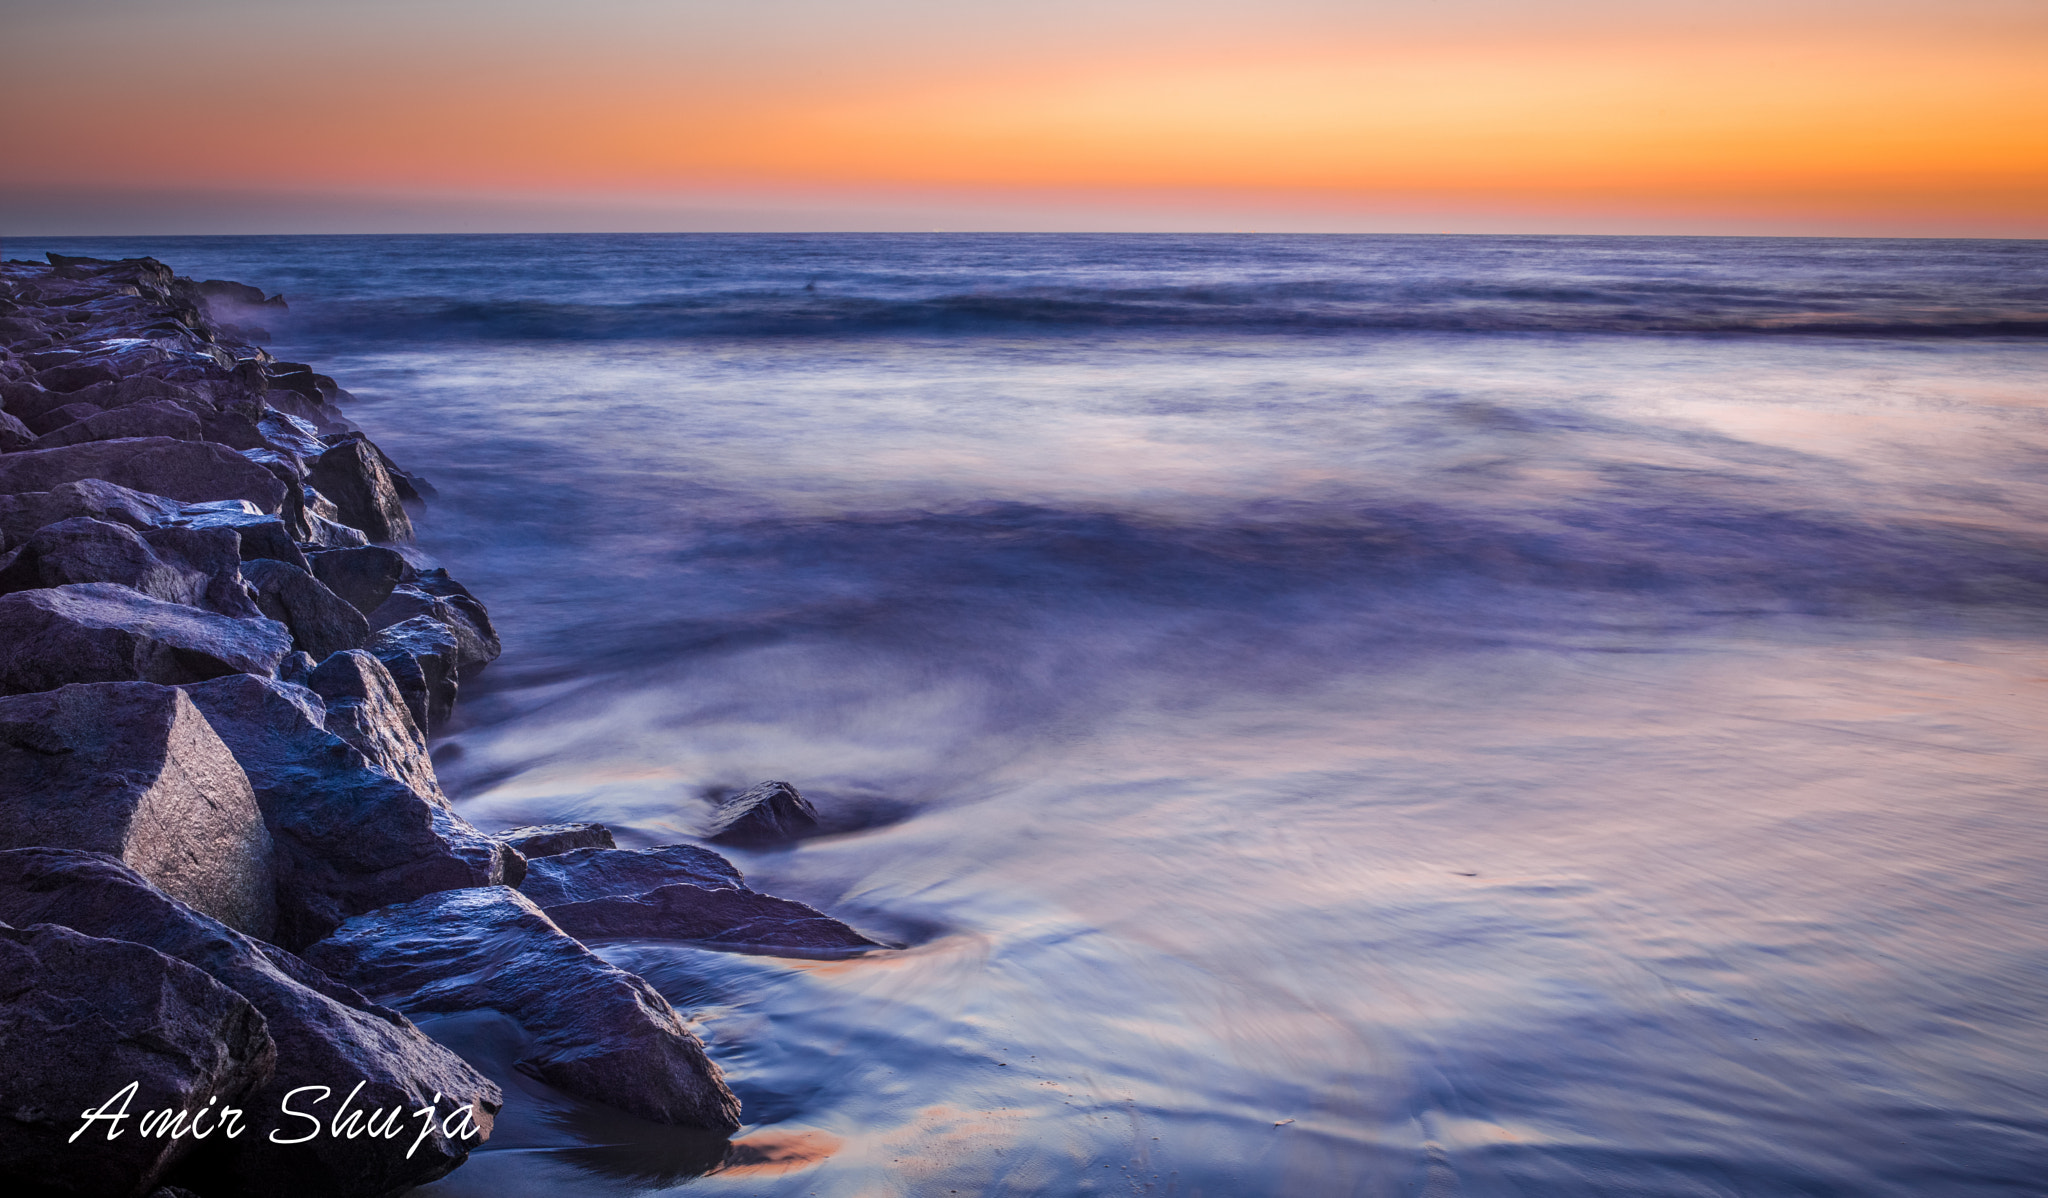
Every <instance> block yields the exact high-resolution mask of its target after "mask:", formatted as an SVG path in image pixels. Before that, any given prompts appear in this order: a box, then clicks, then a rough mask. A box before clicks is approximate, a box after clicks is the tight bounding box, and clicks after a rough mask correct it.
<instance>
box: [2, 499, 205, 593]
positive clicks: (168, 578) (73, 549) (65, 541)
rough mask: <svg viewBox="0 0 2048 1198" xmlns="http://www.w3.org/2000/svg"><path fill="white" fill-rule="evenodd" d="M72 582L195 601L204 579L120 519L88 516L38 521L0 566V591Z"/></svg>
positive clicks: (23, 589)
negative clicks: (159, 553) (159, 552)
mask: <svg viewBox="0 0 2048 1198" xmlns="http://www.w3.org/2000/svg"><path fill="white" fill-rule="evenodd" d="M74 582H118V583H120V584H121V585H122V586H125V587H131V588H133V589H134V590H136V591H139V592H141V593H142V594H144V595H148V596H149V597H150V598H152V599H161V600H163V601H164V602H165V603H185V604H190V605H191V606H194V607H198V606H201V605H202V604H204V603H205V600H206V591H207V585H208V583H209V582H210V580H209V579H208V578H207V577H206V575H204V574H202V573H200V572H199V571H198V570H195V569H193V568H192V567H191V566H189V565H187V564H186V563H185V562H184V561H183V560H181V559H180V560H174V561H166V560H164V559H163V558H161V557H159V556H157V553H156V551H155V550H154V549H152V548H151V547H150V545H149V543H148V542H147V541H144V540H143V539H142V537H141V536H140V535H138V534H137V533H135V532H134V531H133V530H132V529H129V528H128V527H126V526H125V525H120V524H113V523H109V522H107V521H105V520H95V519H93V518H92V517H91V516H75V517H73V518H71V519H69V520H60V521H58V522H57V523H55V524H46V525H44V526H43V527H42V528H39V529H37V530H36V531H35V532H34V533H32V534H30V535H29V537H28V539H27V541H26V542H25V543H23V544H22V546H21V547H20V548H19V549H16V550H15V551H14V552H13V553H11V554H10V555H9V557H8V559H7V560H6V564H5V565H4V566H0V594H9V593H12V592H14V591H33V590H38V589H41V588H46V587H60V586H65V585H67V584H69V583H74Z"/></svg>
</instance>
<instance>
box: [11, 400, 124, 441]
mask: <svg viewBox="0 0 2048 1198" xmlns="http://www.w3.org/2000/svg"><path fill="white" fill-rule="evenodd" d="M104 411H106V409H105V408H102V407H100V406H99V405H98V404H93V403H86V402H85V401H84V400H74V401H73V402H71V403H67V404H59V405H57V406H56V407H53V408H46V409H44V410H43V411H41V412H39V413H37V414H35V415H32V416H28V417H25V418H24V419H23V420H22V424H23V425H24V426H25V427H26V428H27V429H28V430H29V431H30V432H32V433H34V434H36V437H37V439H38V440H40V439H41V438H43V437H47V436H50V435H52V434H53V433H56V432H58V431H60V430H62V429H64V428H67V427H69V426H71V425H74V424H77V423H78V422H79V421H81V420H89V419H91V418H92V417H94V416H97V415H99V414H100V413H101V412H104ZM30 448H37V447H36V446H31V447H30ZM44 448H47V447H44Z"/></svg>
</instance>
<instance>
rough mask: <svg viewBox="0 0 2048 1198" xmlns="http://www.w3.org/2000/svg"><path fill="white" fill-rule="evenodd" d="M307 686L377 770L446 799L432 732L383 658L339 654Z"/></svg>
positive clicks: (331, 726) (332, 723)
mask: <svg viewBox="0 0 2048 1198" xmlns="http://www.w3.org/2000/svg"><path fill="white" fill-rule="evenodd" d="M306 685H307V686H308V687H310V688H311V689H312V690H313V691H314V693H316V694H318V695H319V696H320V698H321V699H322V700H323V701H324V702H325V703H326V704H327V730H328V731H329V732H332V733H334V734H335V735H336V736H339V737H340V738H341V739H343V740H345V741H347V742H348V743H349V744H351V745H353V746H355V749H356V751H357V752H359V753H361V754H362V755H363V756H364V757H366V758H368V759H369V761H370V764H371V765H372V766H373V767H375V768H376V769H379V770H382V771H383V772H384V773H387V774H389V775H391V776H392V777H394V778H396V779H398V780H399V781H401V782H403V783H405V784H406V785H408V786H410V787H412V788H413V789H414V790H416V791H418V792H419V793H420V794H422V795H425V796H427V797H428V798H432V799H435V800H438V801H445V798H444V797H443V795H442V793H441V783H440V780H439V779H437V778H436V777H435V776H434V761H433V759H432V758H431V757H429V756H427V738H426V735H425V734H424V733H423V732H421V731H420V728H419V725H418V724H416V723H414V722H413V718H412V714H411V712H409V711H408V710H407V709H406V706H405V697H404V696H403V695H401V694H399V693H398V684H397V683H395V682H393V681H392V680H391V672H390V671H389V670H387V669H386V668H385V667H384V663H383V662H381V661H379V660H378V659H377V658H376V657H375V656H373V655H371V654H370V653H368V652H366V651H364V650H362V649H350V650H348V651H346V652H343V653H336V654H335V655H333V656H332V657H329V658H328V659H327V660H326V661H323V662H321V663H320V664H319V666H318V667H316V668H315V669H314V670H313V671H312V673H310V674H309V675H307V677H306Z"/></svg>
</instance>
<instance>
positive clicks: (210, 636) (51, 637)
mask: <svg viewBox="0 0 2048 1198" xmlns="http://www.w3.org/2000/svg"><path fill="white" fill-rule="evenodd" d="M290 651H291V633H290V632H289V631H287V630H286V629H285V627H284V626H283V625H282V624H277V623H274V622H272V621H270V620H238V619H234V618H232V617H229V616H223V615H218V614H216V613H214V612H210V611H202V610H200V609H199V608H196V607H188V606H185V605H183V604H177V603H165V602H163V601H161V600H157V599H151V598H150V597H149V596H147V595H144V594H142V593H140V592H138V591H134V590H131V589H129V588H128V587H124V586H121V585H119V584H118V583H108V582H91V583H78V584H73V585H70V586H61V587H53V588H50V589H47V590H36V591H17V592H15V593H14V594H12V595H6V596H0V694H10V695H12V694H22V693H25V692H29V691H47V690H55V689H56V688H57V687H60V686H63V685H65V684H67V683H72V682H129V681H140V682H160V683H165V684H167V685H176V684H178V683H181V682H202V681H204V680H206V679H208V678H218V677H220V676H221V675H223V674H237V673H255V674H271V673H274V672H275V671H276V670H277V665H278V663H279V662H280V661H282V660H284V655H285V654H286V653H288V652H290Z"/></svg>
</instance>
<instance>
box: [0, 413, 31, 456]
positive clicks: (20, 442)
mask: <svg viewBox="0 0 2048 1198" xmlns="http://www.w3.org/2000/svg"><path fill="white" fill-rule="evenodd" d="M35 439H36V435H35V434H34V433H32V432H30V431H29V427H28V426H27V425H26V424H23V423H22V422H21V421H19V420H16V419H15V418H14V417H12V416H10V415H8V414H7V413H6V412H0V453H13V452H14V451H15V450H17V449H27V448H28V446H29V442H31V441H34V440H35Z"/></svg>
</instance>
